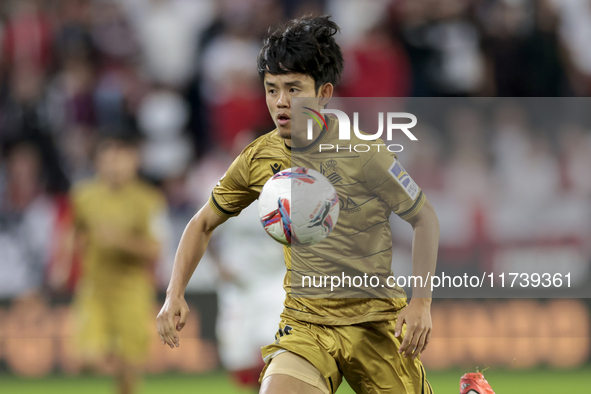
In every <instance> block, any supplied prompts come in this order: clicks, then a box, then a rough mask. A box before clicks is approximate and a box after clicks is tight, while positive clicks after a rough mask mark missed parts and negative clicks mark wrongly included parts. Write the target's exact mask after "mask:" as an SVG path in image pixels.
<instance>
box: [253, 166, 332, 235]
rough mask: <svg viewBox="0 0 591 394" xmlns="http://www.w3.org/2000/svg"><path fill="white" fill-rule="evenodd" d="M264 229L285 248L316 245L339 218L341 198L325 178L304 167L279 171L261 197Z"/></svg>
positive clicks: (328, 232)
mask: <svg viewBox="0 0 591 394" xmlns="http://www.w3.org/2000/svg"><path fill="white" fill-rule="evenodd" d="M259 217H260V218H261V223H262V225H263V228H264V229H265V231H266V232H267V234H269V235H270V236H271V237H273V239H274V240H276V241H277V242H280V243H282V244H284V245H313V244H316V243H318V242H320V241H322V240H323V239H324V238H326V237H327V236H328V234H330V232H331V231H332V229H333V228H334V226H335V225H336V224H337V219H338V217H339V197H338V195H337V192H336V190H335V189H334V187H333V186H332V184H331V183H330V182H329V180H328V179H326V178H325V177H324V175H322V174H320V173H319V172H318V171H314V170H311V169H308V168H304V167H293V168H289V169H287V170H284V171H281V172H278V173H277V174H275V175H274V176H273V177H272V178H271V179H269V180H268V181H267V183H265V186H263V190H262V191H261V195H260V196H259Z"/></svg>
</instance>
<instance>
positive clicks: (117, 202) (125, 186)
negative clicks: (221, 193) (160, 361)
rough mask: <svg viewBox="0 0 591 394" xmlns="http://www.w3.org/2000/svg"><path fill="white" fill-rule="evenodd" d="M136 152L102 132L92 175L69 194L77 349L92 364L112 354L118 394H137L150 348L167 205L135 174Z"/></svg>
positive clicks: (125, 139) (126, 139)
mask: <svg viewBox="0 0 591 394" xmlns="http://www.w3.org/2000/svg"><path fill="white" fill-rule="evenodd" d="M139 163H140V161H139V151H138V147H137V144H136V142H135V141H134V138H133V137H132V136H129V135H123V134H120V135H109V136H105V137H104V138H103V139H102V140H101V142H100V143H99V145H98V147H97V156H96V164H97V171H98V173H97V177H96V178H95V179H94V180H90V181H86V182H82V183H79V184H78V185H76V188H75V189H74V192H73V194H72V200H73V206H74V221H75V226H76V228H75V236H76V241H75V243H74V245H77V246H78V247H79V248H80V249H81V251H82V253H83V272H82V277H81V280H80V282H79V284H78V288H77V291H76V297H75V303H74V308H75V312H76V321H77V336H76V340H77V349H78V351H79V353H80V354H81V356H82V358H83V359H84V361H85V362H86V363H88V364H89V365H93V364H97V363H99V362H100V361H102V360H103V359H104V358H105V357H106V356H112V357H114V361H115V362H114V364H115V371H114V372H115V376H116V379H117V392H119V393H121V394H130V393H135V392H136V390H137V384H138V381H137V380H138V377H139V373H140V370H141V365H142V363H143V362H144V361H145V359H146V357H147V354H148V345H149V337H150V336H149V328H150V326H151V322H152V316H151V313H152V308H153V306H154V302H155V289H154V278H153V268H154V263H155V261H156V260H157V259H158V257H159V254H160V243H161V242H160V239H161V237H160V235H159V234H160V229H162V228H163V227H164V225H163V220H165V219H164V218H165V206H164V200H163V198H162V196H161V195H160V193H159V192H158V191H157V190H155V189H153V188H152V187H151V186H148V185H147V184H145V183H143V182H141V181H139V180H138V179H137V171H138V168H139Z"/></svg>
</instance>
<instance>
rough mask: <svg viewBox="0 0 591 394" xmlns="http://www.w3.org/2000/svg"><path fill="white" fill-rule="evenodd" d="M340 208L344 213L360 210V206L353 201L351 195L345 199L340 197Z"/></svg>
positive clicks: (348, 213)
mask: <svg viewBox="0 0 591 394" xmlns="http://www.w3.org/2000/svg"><path fill="white" fill-rule="evenodd" d="M339 202H340V207H339V208H340V210H341V212H345V214H347V215H350V214H353V213H358V212H361V208H360V207H359V205H358V204H357V203H356V202H355V201H353V199H352V198H351V197H347V199H346V200H345V199H340V200H339Z"/></svg>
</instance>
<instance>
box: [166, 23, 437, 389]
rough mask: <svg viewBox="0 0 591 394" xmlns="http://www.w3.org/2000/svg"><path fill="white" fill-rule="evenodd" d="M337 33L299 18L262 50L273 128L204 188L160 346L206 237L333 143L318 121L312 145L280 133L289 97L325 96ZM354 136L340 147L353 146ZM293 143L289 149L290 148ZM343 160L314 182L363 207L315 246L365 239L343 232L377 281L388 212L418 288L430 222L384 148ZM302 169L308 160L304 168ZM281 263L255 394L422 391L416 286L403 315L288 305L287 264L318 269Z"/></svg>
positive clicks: (180, 320)
mask: <svg viewBox="0 0 591 394" xmlns="http://www.w3.org/2000/svg"><path fill="white" fill-rule="evenodd" d="M337 31H338V26H337V25H336V24H335V23H334V22H332V21H331V20H330V18H329V17H318V18H311V17H304V18H300V19H296V20H293V21H291V22H289V23H287V24H286V25H284V26H283V27H280V28H278V29H277V30H275V31H274V32H272V33H271V34H270V35H269V37H268V38H267V39H266V40H265V42H264V46H263V48H262V50H261V52H260V55H259V58H258V70H259V74H260V75H261V78H262V80H263V84H264V87H265V91H266V101H267V106H268V108H269V112H270V114H271V117H272V118H273V120H274V122H275V125H276V126H277V128H276V129H275V130H273V131H271V132H270V133H268V134H266V135H264V136H262V137H260V138H258V139H257V140H255V141H254V142H253V143H251V144H250V145H249V146H248V147H246V148H245V149H244V151H243V152H242V153H241V154H240V155H239V156H238V158H236V160H235V161H234V163H233V164H232V165H231V166H230V168H229V169H228V171H227V172H226V175H225V176H224V177H223V178H222V179H221V180H220V182H219V183H218V185H217V186H216V187H215V188H214V190H213V192H212V194H211V197H210V200H209V203H208V204H206V205H205V206H204V207H203V208H201V210H200V211H199V212H198V213H197V214H196V215H195V216H194V217H193V219H191V221H190V222H189V224H188V225H187V227H186V229H185V233H184V235H183V237H182V239H181V242H180V244H179V248H178V251H177V255H176V258H175V263H174V269H173V272H172V277H171V280H170V284H169V287H168V290H167V298H166V301H165V303H164V305H163V307H162V309H161V311H160V313H159V314H158V318H157V323H158V333H159V335H160V338H161V340H162V342H163V343H165V344H168V345H169V346H171V347H175V346H179V339H178V334H177V331H180V330H181V329H182V328H183V326H184V325H185V323H186V321H187V314H188V313H189V309H188V307H187V303H186V302H185V299H184V290H185V287H186V285H187V282H188V281H189V278H190V277H191V275H192V274H193V272H194V270H195V268H196V266H197V264H198V262H199V259H200V258H201V256H202V255H203V252H204V250H205V248H206V247H207V243H208V241H209V239H210V237H211V234H212V232H213V231H214V229H215V228H216V227H217V226H219V225H220V224H221V223H223V222H224V221H226V220H227V219H228V218H230V217H232V216H236V215H238V214H239V213H240V211H241V210H243V209H244V208H245V207H247V206H248V205H250V204H251V203H252V202H254V201H255V200H256V199H257V197H258V195H259V193H260V191H261V189H262V186H263V185H264V184H265V182H266V181H267V180H268V179H269V178H271V177H272V176H273V174H274V173H275V172H277V171H279V170H281V169H285V168H289V167H291V163H292V155H293V154H295V153H296V152H297V153H298V154H301V153H305V152H312V151H314V150H317V146H318V144H320V143H323V142H326V141H327V140H329V139H330V138H334V135H335V130H336V127H337V124H336V121H335V120H334V119H330V118H329V119H328V122H329V124H328V127H323V129H320V128H318V129H315V130H314V133H313V140H312V141H309V144H306V146H303V147H302V144H301V142H302V140H304V138H305V137H304V136H302V135H301V134H302V131H301V130H295V129H294V130H292V124H291V121H292V114H295V113H296V112H295V111H296V110H299V109H297V108H294V107H292V103H293V100H294V99H296V98H299V97H302V98H309V97H312V98H315V100H316V103H317V104H316V108H315V110H316V111H318V110H320V108H321V107H323V106H324V105H326V103H327V102H328V100H329V99H330V98H331V97H332V94H333V89H334V86H335V85H336V84H337V83H338V81H339V79H340V76H341V73H342V70H343V58H342V55H341V51H340V48H339V46H338V45H337V44H336V42H335V40H334V37H333V36H334V35H335V34H336V32H337ZM313 109H314V108H313ZM327 128H328V129H329V130H327ZM303 133H304V134H305V131H304V132H303ZM355 138H357V137H353V138H352V140H351V144H354V143H355V142H358V143H361V140H360V139H357V140H356V141H355ZM296 140H297V141H298V144H297V146H299V148H298V147H297V146H294V143H295V142H296ZM346 156H347V160H345V159H342V160H341V159H339V157H338V155H336V156H335V157H336V158H335V159H334V162H331V163H328V162H327V163H325V166H326V165H328V166H329V167H330V169H331V170H334V171H333V172H335V173H336V169H337V168H338V169H339V172H338V177H335V176H329V175H330V174H327V173H326V171H325V176H327V178H329V179H331V180H332V182H333V185H334V186H335V189H336V190H337V192H338V193H339V199H340V200H345V201H346V200H347V196H353V197H354V198H356V199H359V201H361V200H363V201H362V202H363V204H359V206H358V208H360V209H359V210H355V212H352V213H351V214H350V215H347V214H343V212H341V215H340V217H339V222H338V224H337V226H336V227H335V228H334V230H333V233H334V234H333V233H331V235H330V236H329V237H328V238H327V239H325V240H324V241H323V242H321V243H320V244H318V245H322V246H323V247H324V245H328V246H330V245H332V244H334V243H335V242H338V241H337V240H336V238H337V237H336V235H339V234H341V235H342V234H344V233H345V232H347V231H349V230H350V229H349V228H348V226H351V228H352V229H353V230H356V229H365V230H366V231H361V232H359V231H350V235H351V238H350V240H349V241H348V244H356V245H357V246H358V247H360V248H362V249H363V248H365V247H373V248H379V249H378V250H380V251H381V253H377V254H375V256H373V257H372V259H373V260H372V263H373V264H374V265H375V266H378V268H379V269H380V270H381V271H385V270H390V265H391V256H392V253H391V249H392V239H391V232H390V226H389V222H388V218H389V216H390V213H391V212H394V213H396V214H397V215H398V216H400V217H401V218H402V219H404V220H406V221H407V222H409V223H410V224H411V226H412V228H413V234H414V235H413V250H412V264H413V274H414V275H417V276H421V277H423V278H426V277H427V275H433V274H434V271H435V265H436V259H437V244H438V239H439V224H438V221H437V216H436V214H435V212H434V209H433V207H432V206H431V204H430V203H429V202H428V201H427V199H426V197H425V195H424V193H423V192H422V191H421V190H420V189H419V188H418V186H416V184H415V183H414V182H413V181H412V179H410V177H409V181H408V182H403V181H401V179H400V177H401V176H403V173H404V171H403V169H402V167H401V166H400V165H399V163H398V162H397V160H396V157H395V156H394V155H393V154H391V153H389V152H387V151H386V150H385V149H382V150H381V151H380V152H376V151H375V150H374V151H372V152H367V153H363V154H353V153H352V154H348V155H346ZM302 157H304V156H302ZM314 163H315V162H314V160H310V161H309V165H311V166H312V165H313V164H314ZM316 164H318V163H317V162H316ZM314 169H316V170H317V171H320V170H321V169H320V168H318V167H315V168H314ZM404 175H407V174H406V173H404ZM339 232H340V233H339ZM333 235H334V237H333ZM341 239H342V238H341ZM368 240H371V241H372V242H368ZM343 245H344V244H343ZM345 248H346V247H345ZM284 256H285V264H286V267H287V269H288V272H287V274H286V276H285V279H284V288H285V290H286V293H287V294H286V298H285V301H284V305H285V309H284V312H283V313H282V314H281V321H280V323H279V331H278V333H277V335H276V338H275V341H273V342H272V343H271V344H270V345H268V346H266V347H264V348H263V349H262V353H263V358H264V360H265V361H266V363H267V366H266V368H265V370H264V371H263V374H262V386H261V391H260V392H261V393H262V394H286V393H298V394H302V393H304V394H319V393H325V394H326V393H334V392H336V390H337V388H338V386H339V384H340V383H341V381H342V378H343V377H345V378H346V379H347V382H348V383H349V384H350V386H351V387H352V388H353V389H354V390H355V391H356V392H357V393H376V394H377V393H379V394H390V393H392V394H393V393H431V392H432V390H431V387H430V385H429V383H428V382H427V380H426V377H425V371H424V368H423V366H422V364H421V362H420V358H419V357H418V356H419V355H420V353H421V352H422V351H424V349H425V348H426V346H427V344H428V342H429V337H430V335H431V328H432V326H431V314H430V305H431V293H430V289H429V288H428V287H421V286H418V287H415V288H414V289H413V299H412V300H411V301H410V303H409V304H408V305H407V303H406V298H405V297H402V296H400V297H392V298H296V297H293V296H292V294H291V289H292V284H293V283H292V271H291V269H292V259H293V258H296V257H297V258H298V259H299V260H300V261H298V263H300V264H302V263H303V264H310V266H313V265H314V264H316V263H318V264H323V263H325V260H324V259H322V258H319V256H313V257H314V258H310V259H307V255H306V252H305V251H304V252H303V253H300V254H299V255H298V256H296V254H295V253H292V250H291V248H290V247H286V248H285V249H284ZM329 257H330V256H329ZM364 257H366V256H364ZM236 335H240V333H236ZM271 341H272V340H271ZM271 341H270V342H271Z"/></svg>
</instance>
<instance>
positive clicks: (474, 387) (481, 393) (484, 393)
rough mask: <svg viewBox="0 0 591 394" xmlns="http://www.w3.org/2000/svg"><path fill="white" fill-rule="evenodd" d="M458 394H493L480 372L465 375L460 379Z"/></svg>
mask: <svg viewBox="0 0 591 394" xmlns="http://www.w3.org/2000/svg"><path fill="white" fill-rule="evenodd" d="M460 394H495V392H494V391H493V389H492V387H490V384H489V383H488V381H487V380H486V379H485V378H484V376H483V375H482V372H474V373H467V374H465V375H464V376H462V378H461V379H460Z"/></svg>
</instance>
